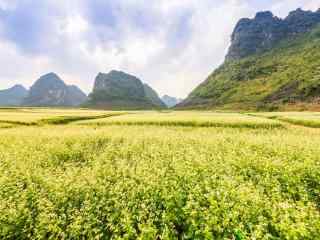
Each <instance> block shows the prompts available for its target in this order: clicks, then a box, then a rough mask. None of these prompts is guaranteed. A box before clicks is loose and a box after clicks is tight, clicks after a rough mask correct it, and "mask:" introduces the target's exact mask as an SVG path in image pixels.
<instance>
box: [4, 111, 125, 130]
mask: <svg viewBox="0 0 320 240" xmlns="http://www.w3.org/2000/svg"><path fill="white" fill-rule="evenodd" d="M124 113H125V112H120V111H119V112H106V111H92V110H85V109H83V110H78V109H69V110H66V109H47V108H22V109H21V108H12V109H10V108H3V109H1V108H0V123H2V124H13V125H25V126H32V125H43V124H67V123H71V122H75V121H80V120H88V119H100V118H106V117H110V116H116V115H121V114H124Z"/></svg>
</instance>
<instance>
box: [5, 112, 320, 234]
mask: <svg viewBox="0 0 320 240" xmlns="http://www.w3.org/2000/svg"><path fill="white" fill-rule="evenodd" d="M318 128H320V113H312V112H302V113H293V112H291V113H242V114H240V113H225V112H221V113H218V112H192V111H190V112H170V111H167V112H151V111H150V112H147V111H146V112H111V111H109V112H104V111H91V110H78V109H74V110H72V109H69V110H66V109H41V108H39V109H1V110H0V189H1V191H0V238H1V239H48V238H51V239H86V238H88V239H91V238H95V239H138V238H139V239H319V235H320V211H319V208H320V148H319V145H320V129H318Z"/></svg>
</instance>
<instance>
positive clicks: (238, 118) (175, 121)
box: [76, 112, 283, 129]
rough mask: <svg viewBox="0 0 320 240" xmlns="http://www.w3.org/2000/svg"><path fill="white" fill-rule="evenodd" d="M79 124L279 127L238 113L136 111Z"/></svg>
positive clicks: (279, 125) (268, 121) (279, 123)
mask: <svg viewBox="0 0 320 240" xmlns="http://www.w3.org/2000/svg"><path fill="white" fill-rule="evenodd" d="M76 124H80V125H95V126H105V125H142V126H146V125H154V126H184V127H229V128H267V129H271V128H280V127H283V125H282V124H281V122H278V121H273V120H269V119H261V118H259V117H254V116H246V115H243V114H239V113H214V112H136V113H133V114H130V115H122V116H117V117H112V118H105V119H96V120H88V121H80V122H77V123H76Z"/></svg>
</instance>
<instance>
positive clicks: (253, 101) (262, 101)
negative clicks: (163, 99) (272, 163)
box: [182, 27, 320, 110]
mask: <svg viewBox="0 0 320 240" xmlns="http://www.w3.org/2000/svg"><path fill="white" fill-rule="evenodd" d="M319 96H320V27H317V28H315V29H314V30H313V31H312V32H309V33H307V34H304V35H302V36H300V37H299V38H298V39H289V40H285V41H282V42H281V43H280V44H278V45H277V47H275V48H273V50H270V51H268V52H266V53H263V54H257V55H253V56H250V57H246V58H243V59H241V60H236V61H227V62H226V63H225V64H223V65H222V66H221V67H220V68H218V69H217V70H216V71H214V73H213V74H212V75H210V76H209V78H208V79H207V80H206V81H205V82H204V83H203V84H201V85H200V86H199V87H198V88H196V89H195V90H194V91H193V92H192V93H191V94H190V96H189V97H188V99H187V100H186V101H185V102H184V103H183V105H182V106H184V107H189V108H196V107H197V108H201V107H202V108H233V109H249V108H252V109H268V110H275V109H299V110H302V109H313V110H314V109H317V107H318V106H319V104H318V101H319V100H318V97H319Z"/></svg>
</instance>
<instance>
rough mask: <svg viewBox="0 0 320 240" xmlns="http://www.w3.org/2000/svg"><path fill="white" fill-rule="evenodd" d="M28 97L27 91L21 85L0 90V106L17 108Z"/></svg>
mask: <svg viewBox="0 0 320 240" xmlns="http://www.w3.org/2000/svg"><path fill="white" fill-rule="evenodd" d="M27 95H28V90H27V89H26V88H25V87H24V86H22V85H19V84H17V85H14V86H13V87H11V88H8V89H5V90H0V106H19V105H21V104H22V102H23V100H24V98H25V97H26V96H27Z"/></svg>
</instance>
